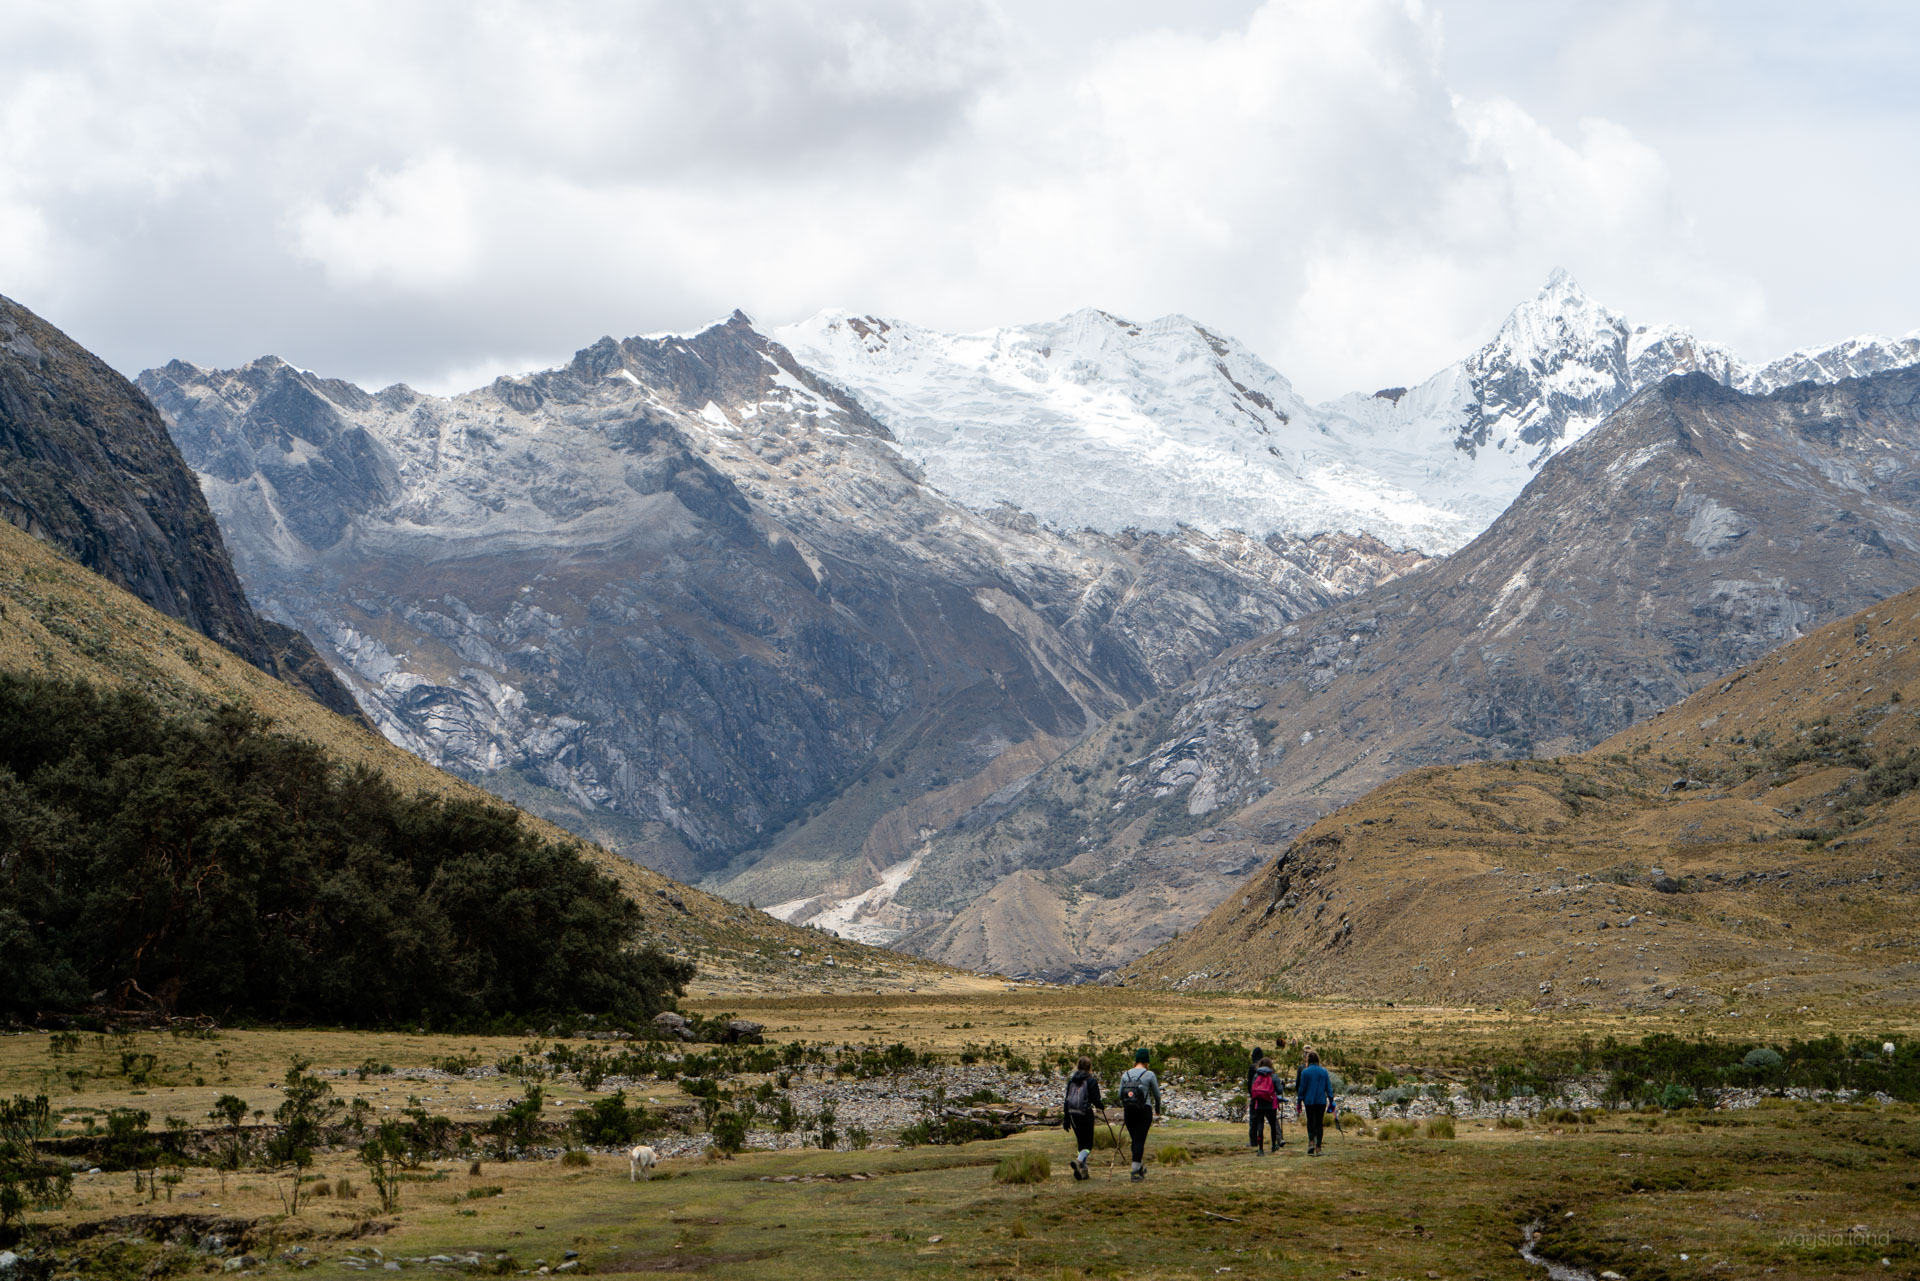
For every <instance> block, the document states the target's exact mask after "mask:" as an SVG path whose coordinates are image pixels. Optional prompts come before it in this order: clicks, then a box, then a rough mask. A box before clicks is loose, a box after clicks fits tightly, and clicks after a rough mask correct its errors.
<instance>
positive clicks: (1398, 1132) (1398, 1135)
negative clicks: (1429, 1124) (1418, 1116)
mask: <svg viewBox="0 0 1920 1281" xmlns="http://www.w3.org/2000/svg"><path fill="white" fill-rule="evenodd" d="M1418 1133H1420V1127H1419V1126H1418V1125H1416V1124H1415V1123H1414V1122H1412V1121H1382V1122H1381V1123H1380V1125H1379V1128H1378V1129H1376V1130H1375V1131H1374V1137H1376V1138H1378V1139H1379V1140H1380V1141H1381V1142H1383V1143H1391V1142H1392V1141H1393V1140H1395V1139H1410V1138H1413V1137H1414V1136H1415V1135H1417V1134H1418Z"/></svg>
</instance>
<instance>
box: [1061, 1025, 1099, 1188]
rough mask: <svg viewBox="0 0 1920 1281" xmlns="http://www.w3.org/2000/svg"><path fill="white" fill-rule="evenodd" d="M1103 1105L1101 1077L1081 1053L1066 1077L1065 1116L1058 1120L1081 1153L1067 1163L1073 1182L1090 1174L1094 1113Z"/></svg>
mask: <svg viewBox="0 0 1920 1281" xmlns="http://www.w3.org/2000/svg"><path fill="white" fill-rule="evenodd" d="M1102 1106H1104V1105H1103V1104H1102V1103H1101V1102H1100V1078H1099V1077H1097V1076H1095V1075H1094V1074H1093V1060H1092V1059H1089V1058H1088V1057H1087V1056H1086V1055H1084V1054H1082V1055H1081V1056H1080V1062H1079V1063H1077V1064H1075V1065H1074V1071H1073V1075H1072V1076H1070V1077H1068V1078H1067V1106H1066V1117H1065V1118H1064V1119H1063V1120H1062V1121H1061V1122H1060V1128H1061V1129H1063V1130H1070V1131H1072V1133H1073V1146H1074V1147H1075V1148H1077V1149H1079V1153H1080V1154H1079V1155H1078V1156H1076V1157H1074V1158H1073V1160H1071V1161H1069V1162H1068V1163H1067V1164H1068V1165H1069V1166H1070V1167H1072V1169H1073V1177H1074V1181H1075V1182H1078V1181H1080V1180H1081V1179H1088V1178H1092V1177H1093V1176H1092V1175H1090V1174H1088V1173H1087V1158H1088V1157H1090V1156H1092V1155H1093V1114H1094V1113H1095V1112H1097V1111H1099V1110H1100V1109H1101V1107H1102Z"/></svg>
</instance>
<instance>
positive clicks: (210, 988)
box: [0, 674, 693, 1024]
mask: <svg viewBox="0 0 1920 1281" xmlns="http://www.w3.org/2000/svg"><path fill="white" fill-rule="evenodd" d="M0 724H5V725H7V726H8V727H9V733H8V734H7V735H6V736H5V737H4V738H0V867H5V868H6V873H7V874H6V876H5V877H4V878H0V1016H13V1017H20V1018H33V1017H36V1016H38V1015H40V1014H43V1013H50V1012H57V1011H72V1010H78V1009H81V1008H83V1007H84V1006H85V1005H86V1004H87V1003H88V1002H89V1001H90V1000H91V997H90V994H91V993H92V992H95V991H101V990H104V991H106V992H107V993H108V994H109V999H110V1000H112V1001H116V1002H119V1003H121V1004H123V1005H139V1006H145V1007H151V1008H157V1009H159V1010H160V1011H162V1012H166V1013H184V1012H194V1011H210V1012H218V1013H220V1014H222V1015H223V1016H224V1017H235V1016H241V1017H255V1018H265V1019H274V1020H282V1021H308V1022H345V1023H359V1024H365V1023H380V1022H392V1021H397V1020H401V1019H405V1020H408V1021H410V1022H411V1021H418V1020H420V1019H421V1018H422V1016H423V1015H424V1017H425V1018H427V1019H428V1020H431V1021H436V1022H444V1023H452V1024H457V1023H460V1022H462V1021H468V1022H480V1021H485V1020H491V1019H494V1018H497V1017H499V1016H500V1015H502V1014H507V1013H515V1014H518V1013H527V1014H543V1013H551V1014H564V1013H569V1012H578V1011H589V1010H590V1011H595V1012H598V1013H603V1014H610V1015H614V1016H616V1017H619V1018H622V1019H629V1020H635V1021H639V1020H644V1019H646V1018H650V1017H651V1016H652V1015H653V1014H654V1013H656V1012H658V1011H659V1010H660V1009H663V1008H665V1007H666V1006H667V1005H668V1004H670V1003H671V1001H672V1000H673V998H674V997H675V996H676V995H678V994H679V993H680V992H681V991H682V990H683V988H684V986H685V983H686V982H687V980H688V979H689V978H690V977H691V976H692V973H693V971H692V967H691V966H690V965H687V964H686V963H684V962H680V961H676V960H673V959H671V958H669V957H667V956H665V955H663V954H662V953H660V952H659V951H658V950H656V949H654V948H651V947H636V946H634V942H635V934H636V931H637V928H638V925H639V920H640V917H639V910H638V908H637V907H635V905H634V904H633V903H632V902H631V901H630V900H628V899H627V898H626V897H625V895H624V894H623V893H622V891H621V890H620V888H619V886H618V885H617V884H616V883H615V882H614V881H613V880H612V879H611V878H609V877H607V876H605V875H603V874H602V873H600V872H599V871H598V870H597V869H596V868H595V867H594V866H593V865H592V864H591V863H590V862H589V861H588V860H587V859H586V857H585V856H584V855H583V854H582V852H581V851H580V849H579V848H577V847H575V846H573V845H571V844H563V843H559V842H553V841H548V840H545V839H543V838H541V837H539V836H538V835H537V834H535V833H533V832H532V831H530V830H529V829H528V828H526V827H525V826H524V825H523V824H522V823H521V821H520V816H519V815H518V814H517V813H516V812H515V811H513V810H511V809H508V808H506V807H504V806H500V805H494V804H489V803H482V802H475V801H465V800H448V799H444V798H440V797H435V796H429V795H425V794H420V795H407V794H404V793H402V792H401V791H400V790H399V789H397V788H396V787H394V786H393V785H392V784H391V783H390V782H388V781H387V780H386V779H385V778H384V777H383V776H381V775H379V774H377V773H374V772H372V771H370V770H367V769H364V768H359V767H347V766H344V765H342V764H340V763H339V762H337V761H335V760H333V759H331V758H330V757H328V756H327V754H326V753H325V752H324V751H322V750H321V749H320V748H318V747H316V746H314V745H313V744H311V743H308V742H304V741H300V740H296V739H292V738H288V737H285V736H282V735H278V734H274V733H271V732H270V730H269V726H268V725H267V723H266V722H265V721H264V720H262V719H261V718H259V717H257V716H254V715H252V714H250V713H247V712H245V711H242V710H239V709H236V708H224V709H222V710H220V711H218V712H216V713H214V714H213V715H211V716H207V717H202V718H198V719H188V718H184V717H169V716H166V715H164V714H163V713H162V711H161V709H160V706H159V704H158V703H156V702H155V701H154V700H153V699H152V698H151V697H150V696H148V695H146V694H144V693H141V692H138V691H128V690H121V691H113V692H107V693H102V692H99V691H96V690H94V689H92V688H91V687H89V686H87V685H85V684H82V683H77V682H60V681H50V680H44V679H39V678H33V677H25V676H18V675H5V674H0Z"/></svg>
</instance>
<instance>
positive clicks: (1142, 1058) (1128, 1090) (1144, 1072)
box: [1119, 1049, 1166, 1183]
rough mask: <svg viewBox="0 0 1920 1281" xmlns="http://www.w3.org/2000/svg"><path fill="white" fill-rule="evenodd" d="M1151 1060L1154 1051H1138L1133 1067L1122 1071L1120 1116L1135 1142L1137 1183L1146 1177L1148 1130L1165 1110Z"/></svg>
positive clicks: (1135, 1053)
mask: <svg viewBox="0 0 1920 1281" xmlns="http://www.w3.org/2000/svg"><path fill="white" fill-rule="evenodd" d="M1152 1061H1153V1052H1152V1051H1151V1050H1146V1049H1139V1050H1135V1051H1134V1052H1133V1066H1132V1067H1130V1068H1128V1069H1127V1070H1126V1071H1125V1072H1122V1073H1121V1074H1120V1086H1119V1089H1120V1109H1121V1111H1120V1115H1121V1117H1122V1119H1123V1120H1124V1121H1125V1123H1126V1127H1127V1138H1129V1139H1130V1140H1132V1142H1133V1181H1134V1182H1135V1183H1140V1182H1142V1181H1144V1180H1145V1179H1146V1177H1147V1131H1148V1130H1150V1129H1152V1128H1153V1118H1154V1116H1155V1115H1156V1114H1159V1113H1164V1112H1165V1110H1166V1109H1165V1108H1164V1107H1163V1106H1162V1104H1161V1102H1160V1078H1159V1077H1157V1076H1155V1075H1154V1074H1153V1069H1152V1068H1150V1067H1148V1066H1147V1064H1148V1063H1150V1062H1152Z"/></svg>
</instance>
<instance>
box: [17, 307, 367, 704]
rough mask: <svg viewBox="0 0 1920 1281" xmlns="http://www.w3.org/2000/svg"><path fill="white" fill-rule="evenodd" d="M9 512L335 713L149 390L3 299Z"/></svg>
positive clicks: (318, 671) (336, 689)
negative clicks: (237, 565) (261, 594)
mask: <svg viewBox="0 0 1920 1281" xmlns="http://www.w3.org/2000/svg"><path fill="white" fill-rule="evenodd" d="M0 515H4V516H5V517H6V519H7V521H8V522H10V523H11V524H13V525H14V526H15V527H17V528H20V529H24V530H26V531H27V532H28V533H29V534H31V535H33V536H34V537H35V538H38V539H40V540H42V541H43V542H46V543H48V544H49V545H51V546H54V547H57V548H59V549H60V550H61V551H63V552H65V553H66V554H67V555H69V556H71V557H73V558H74V559H75V560H77V561H79V562H80V563H81V564H82V565H85V566H86V567H87V568H88V569H91V570H93V571H94V572H95V573H98V574H100V575H102V576H104V577H105V578H107V579H108V580H110V581H112V582H114V583H116V584H118V585H119V586H121V587H124V588H126V589H127V590H128V591H130V592H132V593H133V594H134V595H136V596H138V597H139V598H140V599H142V600H144V601H146V602H147V603H148V604H149V605H151V606H153V607H154V608H155V609H158V610H160V611H161V612H162V613H164V614H168V615H171V616H172V617H174V618H177V619H179V620H180V621H181V622H183V623H185V624H187V626H189V627H192V628H194V629H195V630H196V631H199V632H200V633H202V634H203V635H205V636H206V637H208V638H209V639H211V640H213V641H215V642H216V643H218V644H220V645H222V646H225V647H226V648H227V649H229V650H231V651H233V652H234V653H236V654H238V655H240V656H241V657H243V658H245V659H246V660H247V661H248V662H250V663H253V664H255V665H257V666H258V667H260V668H261V669H262V670H264V671H267V672H270V673H272V674H274V675H276V676H279V677H281V678H283V679H285V680H286V681H288V682H289V683H290V684H293V685H295V686H296V687H298V688H301V689H303V690H305V691H306V692H307V693H308V694H310V695H311V696H313V697H314V698H316V699H318V700H319V701H320V702H321V703H323V704H325V705H326V706H328V707H330V708H332V709H333V710H334V711H336V712H341V713H344V714H346V715H357V710H356V708H355V707H354V703H353V699H352V697H351V696H350V695H349V694H348V693H347V692H346V690H345V689H344V688H343V687H342V686H341V685H340V683H339V682H338V681H337V680H335V679H334V677H333V674H332V673H331V672H329V671H328V670H327V668H326V665H325V664H323V663H322V662H320V660H319V656H318V655H317V654H316V653H315V652H314V650H313V647H312V645H311V644H309V643H308V641H307V639H306V638H305V637H304V636H302V635H300V633H299V632H297V631H295V630H293V629H291V628H288V627H284V626H282V625H280V624H278V623H275V622H272V621H271V620H268V619H265V618H262V617H260V616H259V615H258V614H256V613H254V611H253V609H252V607H251V606H249V605H248V603H247V597H246V593H245V592H244V591H243V590H242V589H241V586H240V579H239V576H238V575H237V574H235V572H234V569H233V565H232V563H231V562H230V561H229V560H228V558H227V549H226V545H225V543H224V542H223V540H222V539H221V537H220V528H219V526H218V525H217V524H216V523H215V522H214V517H213V513H212V512H211V511H209V510H208V508H207V503H206V499H205V498H204V497H203V496H202V494H201V492H200V486H199V484H198V483H197V482H196V481H195V479H194V476H193V472H192V471H191V470H190V469H189V468H188V467H187V465H186V462H185V461H184V460H183V459H182V458H181V456H180V451H179V450H178V449H177V448H176V447H175V446H174V443H173V441H172V440H170V439H169V438H168V436H167V431H166V427H165V425H164V424H163V423H162V422H161V420H160V416H159V414H157V413H155V412H154V408H153V406H152V404H150V403H149V402H148V400H147V398H146V397H145V396H143V395H142V394H141V393H140V391H139V390H138V389H137V388H135V387H134V386H133V385H132V384H130V383H128V382H127V380H126V379H125V378H122V377H121V376H120V375H119V374H117V373H115V372H114V371H113V370H112V369H110V368H108V367H107V365H106V364H105V363H104V362H102V361H101V360H100V359H99V358H98V357H96V356H94V355H93V354H92V353H91V352H89V351H87V350H86V349H85V348H83V347H81V346H80V345H79V344H78V343H76V342H74V341H73V340H72V339H71V338H69V337H67V336H66V335H65V334H64V333H62V332H60V331H59V330H58V329H56V328H54V327H53V326H52V325H50V324H48V323H47V322H46V321H44V320H42V319H41V318H40V317H39V316H37V315H35V314H34V313H33V312H31V311H29V310H28V309H27V308H25V307H23V306H21V305H20V304H19V303H16V302H14V301H13V300H11V299H9V298H3V297H0Z"/></svg>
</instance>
